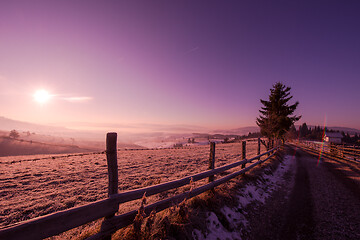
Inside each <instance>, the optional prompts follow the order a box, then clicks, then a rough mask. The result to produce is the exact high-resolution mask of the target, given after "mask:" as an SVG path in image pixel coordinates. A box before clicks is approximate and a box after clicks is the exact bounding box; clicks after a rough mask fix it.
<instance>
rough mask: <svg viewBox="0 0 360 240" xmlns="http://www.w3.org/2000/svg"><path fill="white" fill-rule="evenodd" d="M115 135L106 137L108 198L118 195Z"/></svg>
mask: <svg viewBox="0 0 360 240" xmlns="http://www.w3.org/2000/svg"><path fill="white" fill-rule="evenodd" d="M116 142H117V133H115V132H110V133H107V135H106V160H107V166H108V173H109V188H108V196H109V197H111V195H113V194H117V193H118V182H119V180H118V165H117V144H116Z"/></svg>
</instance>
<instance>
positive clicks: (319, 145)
mask: <svg viewBox="0 0 360 240" xmlns="http://www.w3.org/2000/svg"><path fill="white" fill-rule="evenodd" d="M294 143H295V144H297V145H299V146H302V147H306V148H309V149H312V150H314V151H316V152H318V153H319V154H323V155H324V156H329V157H335V158H339V159H342V160H347V161H351V162H355V163H360V149H357V148H355V147H349V146H344V145H338V144H330V143H324V142H314V141H304V140H303V141H295V142H294Z"/></svg>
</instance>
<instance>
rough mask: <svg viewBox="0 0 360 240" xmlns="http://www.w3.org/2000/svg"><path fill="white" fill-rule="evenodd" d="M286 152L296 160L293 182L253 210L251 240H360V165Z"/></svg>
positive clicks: (292, 150) (292, 149) (290, 179)
mask: <svg viewBox="0 0 360 240" xmlns="http://www.w3.org/2000/svg"><path fill="white" fill-rule="evenodd" d="M287 151H288V154H291V155H293V156H294V158H293V159H294V160H293V161H296V164H294V169H293V171H291V172H289V174H288V175H287V176H286V178H287V181H288V184H285V185H284V186H283V187H282V188H281V189H279V190H278V191H276V192H275V193H274V194H273V195H272V196H271V197H270V198H269V199H268V201H267V202H266V203H265V205H263V206H260V207H259V208H258V209H256V211H254V215H253V216H252V218H253V219H254V220H253V221H251V222H250V226H249V228H250V234H249V236H248V238H249V239H354V240H355V239H360V174H359V167H360V166H357V165H356V164H347V163H342V162H338V161H335V160H331V159H323V160H322V161H319V159H318V158H317V157H315V156H313V155H310V154H308V153H307V152H305V151H303V150H300V149H298V148H296V147H293V146H292V147H290V146H289V147H288V149H287ZM255 212H257V213H255Z"/></svg>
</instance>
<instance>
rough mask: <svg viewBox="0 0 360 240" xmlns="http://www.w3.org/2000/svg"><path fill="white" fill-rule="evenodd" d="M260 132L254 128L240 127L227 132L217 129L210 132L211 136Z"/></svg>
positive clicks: (257, 128)
mask: <svg viewBox="0 0 360 240" xmlns="http://www.w3.org/2000/svg"><path fill="white" fill-rule="evenodd" d="M250 132H251V133H254V132H260V128H259V127H256V126H248V127H240V128H234V129H228V130H221V129H217V130H214V131H211V132H210V133H211V134H224V135H247V134H248V133H250Z"/></svg>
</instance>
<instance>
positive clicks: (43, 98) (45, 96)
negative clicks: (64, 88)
mask: <svg viewBox="0 0 360 240" xmlns="http://www.w3.org/2000/svg"><path fill="white" fill-rule="evenodd" d="M50 98H51V95H50V93H49V92H48V91H46V90H44V89H40V90H37V91H36V92H35V93H34V100H35V101H36V102H38V103H41V104H44V103H46V102H48V101H49V100H50Z"/></svg>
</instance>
